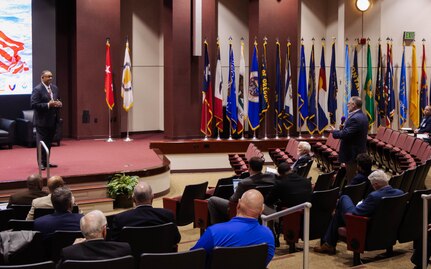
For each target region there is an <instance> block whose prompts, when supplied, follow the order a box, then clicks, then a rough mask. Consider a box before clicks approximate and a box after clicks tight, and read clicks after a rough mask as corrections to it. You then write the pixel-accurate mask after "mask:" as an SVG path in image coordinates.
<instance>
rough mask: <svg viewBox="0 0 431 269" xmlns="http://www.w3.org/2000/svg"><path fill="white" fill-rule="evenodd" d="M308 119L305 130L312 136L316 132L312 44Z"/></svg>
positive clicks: (309, 70)
mask: <svg viewBox="0 0 431 269" xmlns="http://www.w3.org/2000/svg"><path fill="white" fill-rule="evenodd" d="M307 98H308V100H307V101H308V119H307V130H308V132H309V133H310V134H311V135H313V134H314V132H315V131H316V130H317V123H316V67H315V61H314V44H313V45H312V46H311V55H310V67H309V69H308V93H307Z"/></svg>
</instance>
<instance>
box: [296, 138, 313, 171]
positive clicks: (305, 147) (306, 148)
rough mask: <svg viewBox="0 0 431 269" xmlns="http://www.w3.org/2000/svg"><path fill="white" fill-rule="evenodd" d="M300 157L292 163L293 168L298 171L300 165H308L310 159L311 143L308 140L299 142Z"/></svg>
mask: <svg viewBox="0 0 431 269" xmlns="http://www.w3.org/2000/svg"><path fill="white" fill-rule="evenodd" d="M297 151H298V159H297V160H296V162H294V163H293V164H292V170H293V171H295V172H296V171H297V170H298V168H299V167H301V166H304V165H306V164H307V163H308V162H309V161H310V160H311V156H310V151H311V145H310V144H309V143H308V142H305V141H301V142H299V144H298V149H297Z"/></svg>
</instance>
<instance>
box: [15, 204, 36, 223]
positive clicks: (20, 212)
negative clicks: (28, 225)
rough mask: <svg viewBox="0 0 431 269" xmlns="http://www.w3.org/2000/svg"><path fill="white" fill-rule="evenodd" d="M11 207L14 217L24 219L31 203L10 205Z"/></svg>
mask: <svg viewBox="0 0 431 269" xmlns="http://www.w3.org/2000/svg"><path fill="white" fill-rule="evenodd" d="M10 207H11V208H12V209H13V214H14V217H13V218H14V219H22V220H24V219H26V218H27V214H28V212H29V211H30V208H31V205H15V204H12V205H11V206H10Z"/></svg>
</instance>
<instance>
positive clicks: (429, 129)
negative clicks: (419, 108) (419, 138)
mask: <svg viewBox="0 0 431 269" xmlns="http://www.w3.org/2000/svg"><path fill="white" fill-rule="evenodd" d="M424 133H428V134H429V133H431V106H426V107H425V109H424V117H423V119H422V121H421V124H420V125H419V128H418V129H416V130H415V134H424Z"/></svg>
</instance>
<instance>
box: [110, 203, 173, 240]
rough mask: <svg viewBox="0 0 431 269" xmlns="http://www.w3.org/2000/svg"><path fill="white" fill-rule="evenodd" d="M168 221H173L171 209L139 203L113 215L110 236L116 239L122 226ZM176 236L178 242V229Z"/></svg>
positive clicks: (146, 224)
mask: <svg viewBox="0 0 431 269" xmlns="http://www.w3.org/2000/svg"><path fill="white" fill-rule="evenodd" d="M168 222H173V223H175V220H174V215H173V214H172V212H171V211H169V210H166V209H164V208H154V207H152V206H151V205H140V206H137V207H136V208H134V209H131V210H128V211H126V212H123V213H120V214H118V215H116V216H115V217H114V219H113V222H112V229H111V231H112V233H111V238H112V239H113V240H116V239H117V238H118V236H119V235H120V232H121V229H123V227H124V226H132V227H143V226H154V225H159V224H165V223H168ZM177 231H178V229H177ZM177 238H178V241H177V242H179V241H180V239H181V235H180V233H179V231H178V233H177Z"/></svg>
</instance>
